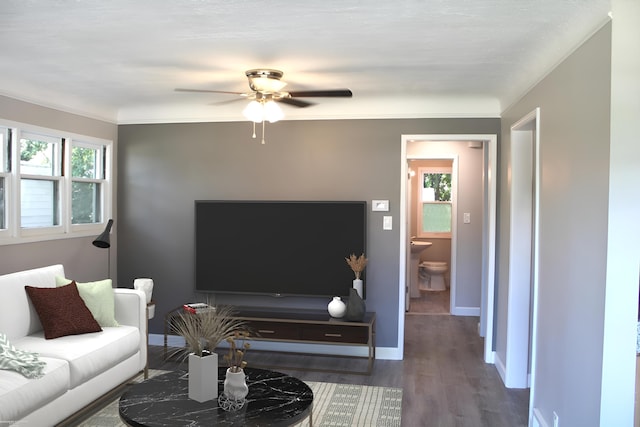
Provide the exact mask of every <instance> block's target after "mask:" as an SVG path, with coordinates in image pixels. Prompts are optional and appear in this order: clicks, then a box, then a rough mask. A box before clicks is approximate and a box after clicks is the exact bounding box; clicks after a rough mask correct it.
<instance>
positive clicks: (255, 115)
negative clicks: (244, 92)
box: [242, 98, 284, 123]
mask: <svg viewBox="0 0 640 427" xmlns="http://www.w3.org/2000/svg"><path fill="white" fill-rule="evenodd" d="M242 114H243V115H244V116H245V117H246V118H247V119H248V120H251V121H252V122H254V123H261V122H263V121H268V122H269V123H275V122H277V121H278V120H282V119H283V118H284V113H283V112H282V109H281V108H280V106H279V105H278V104H277V103H276V102H275V101H273V100H266V99H264V98H263V99H259V100H257V101H251V102H250V103H249V104H247V106H246V107H245V108H244V110H243V111H242Z"/></svg>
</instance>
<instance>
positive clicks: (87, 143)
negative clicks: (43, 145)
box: [65, 137, 111, 233]
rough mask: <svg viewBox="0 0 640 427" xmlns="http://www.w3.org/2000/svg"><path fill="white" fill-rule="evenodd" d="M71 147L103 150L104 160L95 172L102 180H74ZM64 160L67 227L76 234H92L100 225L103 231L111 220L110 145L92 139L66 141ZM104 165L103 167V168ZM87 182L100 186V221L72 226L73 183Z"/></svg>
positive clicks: (83, 138)
mask: <svg viewBox="0 0 640 427" xmlns="http://www.w3.org/2000/svg"><path fill="white" fill-rule="evenodd" d="M73 147H82V148H91V149H102V148H104V152H103V154H102V155H103V156H104V159H101V160H102V162H100V165H98V168H97V172H98V175H99V176H103V178H74V177H73V176H72V171H71V151H72V149H73ZM65 158H66V159H69V162H68V164H67V166H68V169H67V170H68V171H69V173H67V174H66V175H65V192H66V194H67V195H68V197H67V203H66V209H67V212H69V214H68V215H66V216H65V219H66V221H67V224H66V225H67V227H68V228H69V229H70V230H72V231H74V232H76V233H78V232H83V231H86V230H91V231H92V232H93V231H94V230H95V225H96V224H100V227H99V231H100V230H102V229H104V227H105V225H106V223H107V221H108V220H109V218H111V176H110V175H111V163H110V159H111V145H105V144H104V141H103V140H96V139H94V138H87V137H82V138H77V139H71V138H69V139H67V144H65ZM103 165H104V166H103ZM74 181H75V182H89V183H96V184H100V185H101V187H102V191H100V197H101V200H100V206H102V215H101V219H102V220H101V221H100V222H99V223H93V224H72V223H71V214H72V206H71V205H72V197H71V192H72V187H73V182H74Z"/></svg>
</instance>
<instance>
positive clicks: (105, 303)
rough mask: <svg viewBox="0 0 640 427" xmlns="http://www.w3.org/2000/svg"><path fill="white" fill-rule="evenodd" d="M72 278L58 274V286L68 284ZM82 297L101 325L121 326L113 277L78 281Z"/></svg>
mask: <svg viewBox="0 0 640 427" xmlns="http://www.w3.org/2000/svg"><path fill="white" fill-rule="evenodd" d="M71 282H72V280H70V279H66V278H64V277H60V276H56V286H57V287H61V286H66V285H69V284H71ZM76 285H77V286H78V292H79V293H80V297H81V298H82V300H83V301H84V303H85V304H86V305H87V308H88V309H89V311H90V312H91V314H92V315H93V317H94V318H95V319H96V321H97V322H98V324H99V325H100V326H119V325H118V322H116V318H115V315H116V313H115V311H116V309H115V302H114V296H113V287H112V286H111V279H105V280H98V281H96V282H86V283H80V282H76Z"/></svg>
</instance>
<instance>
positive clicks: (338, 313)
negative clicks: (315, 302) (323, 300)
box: [327, 297, 347, 319]
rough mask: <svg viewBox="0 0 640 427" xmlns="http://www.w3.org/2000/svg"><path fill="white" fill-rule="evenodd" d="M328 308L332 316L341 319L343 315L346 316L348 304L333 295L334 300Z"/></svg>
mask: <svg viewBox="0 0 640 427" xmlns="http://www.w3.org/2000/svg"><path fill="white" fill-rule="evenodd" d="M327 309H328V310H329V314H330V315H331V317H335V318H337V319H339V318H341V317H344V315H345V313H346V312H347V305H346V304H345V303H344V302H342V300H341V299H340V297H333V300H331V302H330V303H329V305H328V306H327Z"/></svg>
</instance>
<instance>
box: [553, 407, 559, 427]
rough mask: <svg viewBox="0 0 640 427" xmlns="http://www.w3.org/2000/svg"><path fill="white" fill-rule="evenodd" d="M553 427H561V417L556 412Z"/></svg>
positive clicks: (554, 412)
mask: <svg viewBox="0 0 640 427" xmlns="http://www.w3.org/2000/svg"><path fill="white" fill-rule="evenodd" d="M553 427H560V417H559V416H558V414H557V413H556V411H553Z"/></svg>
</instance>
